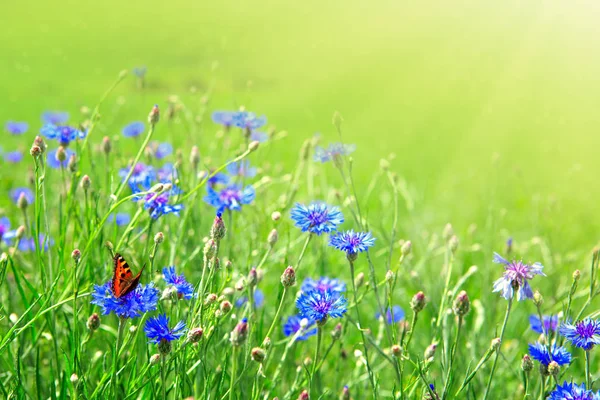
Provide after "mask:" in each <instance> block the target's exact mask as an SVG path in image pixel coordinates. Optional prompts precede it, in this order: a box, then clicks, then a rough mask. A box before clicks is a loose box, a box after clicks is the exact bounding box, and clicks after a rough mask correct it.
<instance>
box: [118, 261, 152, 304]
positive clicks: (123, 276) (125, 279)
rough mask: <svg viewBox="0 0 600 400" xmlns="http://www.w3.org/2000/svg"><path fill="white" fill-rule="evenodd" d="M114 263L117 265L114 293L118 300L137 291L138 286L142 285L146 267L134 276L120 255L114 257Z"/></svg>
mask: <svg viewBox="0 0 600 400" xmlns="http://www.w3.org/2000/svg"><path fill="white" fill-rule="evenodd" d="M113 263H114V265H115V272H114V275H113V279H112V291H113V294H114V295H115V297H116V298H117V299H120V298H121V297H123V296H125V295H126V294H128V293H131V292H133V291H134V290H135V288H136V287H137V285H138V284H139V283H140V277H141V276H142V272H144V268H146V265H145V264H144V266H143V267H142V269H141V271H140V272H139V273H138V274H137V275H136V276H133V274H132V273H131V269H130V268H129V264H127V261H125V259H124V258H123V256H122V255H120V254H119V253H117V254H115V256H114V257H113Z"/></svg>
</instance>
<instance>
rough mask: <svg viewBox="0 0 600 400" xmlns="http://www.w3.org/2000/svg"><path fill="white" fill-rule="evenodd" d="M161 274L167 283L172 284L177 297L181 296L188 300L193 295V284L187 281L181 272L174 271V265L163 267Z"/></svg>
mask: <svg viewBox="0 0 600 400" xmlns="http://www.w3.org/2000/svg"><path fill="white" fill-rule="evenodd" d="M163 276H164V278H165V282H167V284H168V285H173V287H175V289H177V295H178V296H179V298H182V297H183V298H184V299H186V300H189V299H191V298H192V297H193V296H194V285H192V284H191V283H189V282H188V281H187V280H186V279H185V276H184V275H183V274H181V275H177V274H176V273H175V266H174V265H172V266H170V267H164V268H163Z"/></svg>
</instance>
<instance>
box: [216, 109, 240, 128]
mask: <svg viewBox="0 0 600 400" xmlns="http://www.w3.org/2000/svg"><path fill="white" fill-rule="evenodd" d="M234 114H235V112H233V111H215V112H213V113H212V120H213V122H214V123H215V124H219V125H223V126H224V127H225V128H230V127H231V126H232V125H233V116H234Z"/></svg>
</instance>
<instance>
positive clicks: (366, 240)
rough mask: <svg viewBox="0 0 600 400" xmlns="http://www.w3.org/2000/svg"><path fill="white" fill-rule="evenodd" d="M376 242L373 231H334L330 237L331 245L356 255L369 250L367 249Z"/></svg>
mask: <svg viewBox="0 0 600 400" xmlns="http://www.w3.org/2000/svg"><path fill="white" fill-rule="evenodd" d="M374 244H375V238H373V236H372V235H371V232H354V231H353V230H350V231H346V232H334V233H332V234H331V236H330V238H329V245H330V246H331V247H334V248H336V249H338V250H341V251H343V252H345V253H346V254H348V255H356V254H357V253H362V252H363V251H367V249H368V248H369V247H371V246H373V245H374Z"/></svg>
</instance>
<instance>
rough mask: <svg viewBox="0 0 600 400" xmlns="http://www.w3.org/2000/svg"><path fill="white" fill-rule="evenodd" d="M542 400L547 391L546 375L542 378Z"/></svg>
mask: <svg viewBox="0 0 600 400" xmlns="http://www.w3.org/2000/svg"><path fill="white" fill-rule="evenodd" d="M540 382H541V383H540V400H543V399H544V397H545V396H544V394H545V393H546V377H545V376H544V375H542V379H540Z"/></svg>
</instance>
